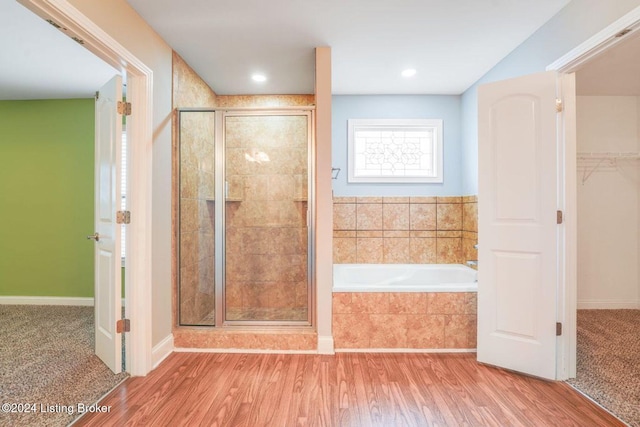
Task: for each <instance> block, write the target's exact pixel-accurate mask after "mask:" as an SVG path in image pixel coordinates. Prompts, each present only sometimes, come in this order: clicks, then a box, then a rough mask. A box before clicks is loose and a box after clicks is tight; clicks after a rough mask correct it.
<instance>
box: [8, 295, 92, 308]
mask: <svg viewBox="0 0 640 427" xmlns="http://www.w3.org/2000/svg"><path fill="white" fill-rule="evenodd" d="M0 305H76V306H84V307H93V298H81V297H20V296H16V297H14V296H10V297H9V296H0Z"/></svg>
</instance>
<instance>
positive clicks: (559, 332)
mask: <svg viewBox="0 0 640 427" xmlns="http://www.w3.org/2000/svg"><path fill="white" fill-rule="evenodd" d="M560 335H562V323H560V322H556V336H557V337H559V336H560Z"/></svg>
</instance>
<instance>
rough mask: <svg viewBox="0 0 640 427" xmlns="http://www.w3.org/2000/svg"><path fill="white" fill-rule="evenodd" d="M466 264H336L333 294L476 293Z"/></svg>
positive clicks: (474, 278) (470, 272)
mask: <svg viewBox="0 0 640 427" xmlns="http://www.w3.org/2000/svg"><path fill="white" fill-rule="evenodd" d="M476 275H477V272H476V270H474V269H472V268H469V267H467V266H466V265H462V264H334V265H333V292H476V291H477V290H478V283H477V281H476Z"/></svg>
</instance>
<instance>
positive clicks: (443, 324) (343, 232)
mask: <svg viewBox="0 0 640 427" xmlns="http://www.w3.org/2000/svg"><path fill="white" fill-rule="evenodd" d="M333 207H334V219H333V221H334V227H333V228H334V231H333V236H334V239H333V262H334V263H335V264H465V263H466V261H468V260H477V259H478V258H477V251H476V249H475V248H474V245H475V244H477V243H478V209H477V197H476V196H453V197H335V198H334V205H333ZM333 336H334V341H335V348H336V349H342V350H348V349H417V350H445V349H446V350H451V349H474V348H475V347H476V293H475V292H433V293H431V292H430V293H425V292H379V293H372V292H337V293H334V294H333Z"/></svg>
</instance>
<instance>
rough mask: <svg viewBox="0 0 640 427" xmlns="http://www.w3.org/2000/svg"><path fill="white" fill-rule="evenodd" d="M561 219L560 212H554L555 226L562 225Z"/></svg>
mask: <svg viewBox="0 0 640 427" xmlns="http://www.w3.org/2000/svg"><path fill="white" fill-rule="evenodd" d="M563 219H564V218H563V216H562V211H556V224H562V220H563Z"/></svg>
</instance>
